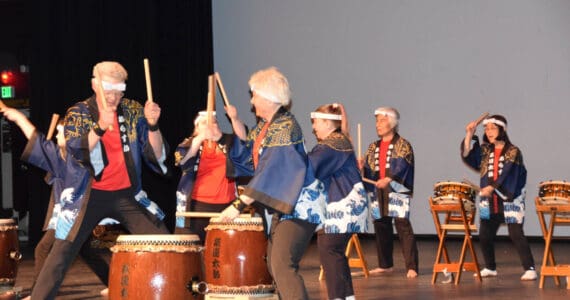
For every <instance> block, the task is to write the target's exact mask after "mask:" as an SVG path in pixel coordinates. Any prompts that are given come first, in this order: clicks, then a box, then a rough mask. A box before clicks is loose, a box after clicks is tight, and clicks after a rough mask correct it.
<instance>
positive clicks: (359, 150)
mask: <svg viewBox="0 0 570 300" xmlns="http://www.w3.org/2000/svg"><path fill="white" fill-rule="evenodd" d="M360 132H361V126H360V123H358V125H356V135H357V139H358V159H362V139H361V135H360Z"/></svg>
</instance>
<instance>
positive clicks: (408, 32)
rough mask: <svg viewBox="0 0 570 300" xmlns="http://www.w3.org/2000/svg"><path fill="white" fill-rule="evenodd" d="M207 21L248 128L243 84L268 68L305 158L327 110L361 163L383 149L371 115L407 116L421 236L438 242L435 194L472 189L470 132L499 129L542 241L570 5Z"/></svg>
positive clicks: (337, 1)
mask: <svg viewBox="0 0 570 300" xmlns="http://www.w3.org/2000/svg"><path fill="white" fill-rule="evenodd" d="M213 20H214V21H213V34H214V65H215V70H216V71H217V72H219V73H220V74H221V77H222V79H223V82H224V86H225V89H226V91H227V94H228V97H229V98H230V101H231V102H232V103H233V104H234V105H236V106H237V108H238V111H239V113H240V115H241V117H242V119H243V120H244V121H245V123H246V124H248V125H249V126H250V127H251V126H253V125H254V124H255V120H254V117H253V115H252V114H251V112H250V104H249V94H248V86H247V81H248V79H249V76H250V75H251V74H252V73H253V72H255V71H256V70H258V69H261V68H266V67H269V66H276V67H278V68H279V69H280V70H281V71H282V72H283V73H284V74H285V75H286V76H287V77H288V79H289V82H290V85H291V90H292V94H293V96H292V98H293V99H292V100H293V107H292V111H293V113H294V114H295V115H296V117H297V119H298V120H299V122H300V124H301V126H302V128H303V131H304V134H305V138H306V147H307V149H308V150H310V149H311V148H312V147H313V146H314V145H315V142H316V141H315V138H314V136H313V134H312V133H311V123H310V118H309V112H310V111H312V110H314V109H315V108H316V107H317V106H319V105H321V104H325V103H331V102H337V101H338V102H342V103H344V104H345V106H346V108H347V111H348V117H349V120H350V126H351V129H352V134H353V136H355V135H356V127H357V124H358V123H361V124H362V140H363V146H362V148H363V149H366V147H367V146H368V144H369V143H370V142H372V141H374V140H375V139H376V138H377V137H376V134H375V129H374V116H373V111H374V109H375V108H377V107H379V106H393V107H396V108H397V109H398V110H399V111H400V114H401V120H400V133H401V135H402V136H403V137H405V138H406V139H408V140H409V141H410V142H411V143H412V145H413V147H414V152H415V161H416V167H415V193H414V200H413V203H412V214H411V220H412V224H413V226H414V231H415V232H416V234H435V227H434V222H433V219H432V217H431V214H430V212H429V204H428V199H429V197H430V196H431V195H432V194H433V187H434V184H435V183H437V182H439V181H461V180H462V179H463V178H466V179H468V180H470V181H472V182H478V174H476V173H474V172H473V171H471V170H470V169H468V168H467V167H466V166H465V165H464V164H463V163H462V162H461V159H460V156H459V144H460V142H461V140H462V138H463V136H464V135H465V125H466V124H467V123H468V122H469V121H472V120H474V119H476V118H477V117H478V116H479V115H480V114H481V113H482V112H485V111H488V112H490V113H491V114H503V115H505V116H506V118H507V120H508V134H509V137H510V139H511V141H512V142H513V143H514V144H515V145H517V146H519V147H520V149H521V150H522V153H523V156H524V161H525V164H526V167H527V169H528V179H527V197H526V203H527V210H526V221H525V230H526V233H527V235H530V236H541V235H542V233H541V230H540V227H539V223H538V218H537V214H536V209H535V204H534V198H535V197H536V196H537V194H538V185H539V183H540V182H542V181H545V180H570V153H569V152H570V151H569V144H570V141H569V126H568V122H567V119H568V115H569V112H570V104H569V103H570V38H569V37H570V1H564V0H559V1H532V0H504V1H491V0H489V1H456V0H447V1H446V0H431V1H420V0H417V1H358V0H355V1H341V0H312V1H304V0H288V1H278V0H243V1H232V0H213ZM218 110H219V112H218V113H223V111H222V108H221V105H218ZM222 119H223V118H220V120H221V121H222ZM222 127H223V129H224V130H226V131H229V130H231V128H230V127H229V125H228V124H222ZM477 133H478V135H481V134H482V133H483V131H482V128H481V127H479V129H478V131H477ZM355 148H356V145H355ZM505 232H506V230H505V228H504V227H503V228H501V230H500V234H505ZM568 232H569V231H568V230H567V229H561V230H559V231H557V233H558V234H568Z"/></svg>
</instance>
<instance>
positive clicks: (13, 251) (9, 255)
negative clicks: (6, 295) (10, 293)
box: [0, 219, 22, 286]
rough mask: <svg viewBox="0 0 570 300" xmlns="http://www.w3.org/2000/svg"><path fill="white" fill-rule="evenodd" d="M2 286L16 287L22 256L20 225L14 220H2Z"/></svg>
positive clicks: (0, 265) (0, 280) (0, 244)
mask: <svg viewBox="0 0 570 300" xmlns="http://www.w3.org/2000/svg"><path fill="white" fill-rule="evenodd" d="M0 256H1V258H0V286H14V284H15V282H16V275H17V273H18V262H19V260H20V258H22V255H21V253H20V245H19V242H18V225H17V224H16V222H15V221H14V220H13V219H0Z"/></svg>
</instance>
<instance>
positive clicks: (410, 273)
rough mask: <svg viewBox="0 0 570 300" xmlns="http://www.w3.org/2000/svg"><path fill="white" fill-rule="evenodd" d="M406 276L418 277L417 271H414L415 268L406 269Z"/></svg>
mask: <svg viewBox="0 0 570 300" xmlns="http://www.w3.org/2000/svg"><path fill="white" fill-rule="evenodd" d="M406 277H408V278H416V277H418V272H416V271H415V270H408V274H406Z"/></svg>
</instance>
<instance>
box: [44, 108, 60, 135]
mask: <svg viewBox="0 0 570 300" xmlns="http://www.w3.org/2000/svg"><path fill="white" fill-rule="evenodd" d="M58 119H59V115H58V114H53V115H51V123H50V124H49V129H48V133H47V135H46V139H47V140H48V141H49V140H51V137H52V136H53V132H54V131H55V125H57V120H58Z"/></svg>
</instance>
